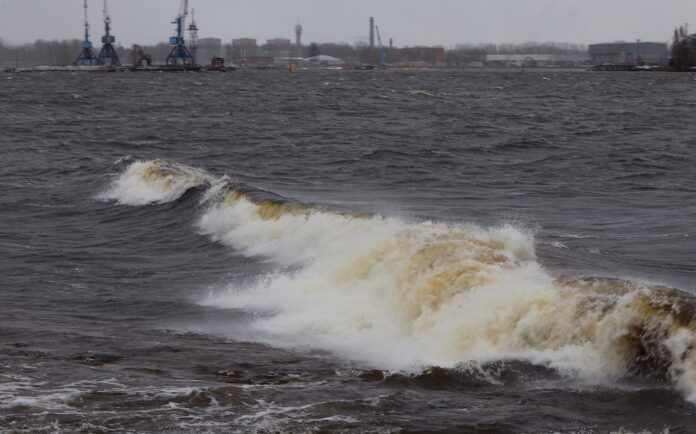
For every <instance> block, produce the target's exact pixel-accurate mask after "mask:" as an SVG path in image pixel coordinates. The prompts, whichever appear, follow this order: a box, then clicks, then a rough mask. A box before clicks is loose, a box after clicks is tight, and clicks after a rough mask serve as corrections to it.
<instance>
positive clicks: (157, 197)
mask: <svg viewBox="0 0 696 434" xmlns="http://www.w3.org/2000/svg"><path fill="white" fill-rule="evenodd" d="M212 179H213V178H212V177H211V176H210V175H208V174H207V173H206V172H204V171H202V170H200V169H196V168H193V167H188V166H185V165H182V164H177V163H171V162H168V161H164V160H151V161H136V162H134V163H132V164H131V165H130V166H128V168H127V169H126V170H125V171H124V172H123V173H122V174H121V175H120V176H119V177H118V178H117V179H116V180H115V181H114V182H113V183H112V184H111V185H110V186H109V188H108V189H107V190H106V191H104V192H103V193H101V194H99V195H98V196H97V198H98V199H102V200H115V201H117V202H118V203H120V204H122V205H134V206H139V205H149V204H155V203H167V202H172V201H174V200H177V199H178V198H180V197H181V196H182V195H183V194H184V193H186V192H187V191H188V190H189V189H191V188H194V187H199V186H201V185H205V184H208V183H210V182H211V181H212Z"/></svg>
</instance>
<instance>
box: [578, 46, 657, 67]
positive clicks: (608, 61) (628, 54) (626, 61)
mask: <svg viewBox="0 0 696 434" xmlns="http://www.w3.org/2000/svg"><path fill="white" fill-rule="evenodd" d="M589 48H590V63H591V64H592V65H595V66H596V65H644V64H647V65H667V64H668V63H669V50H668V48H667V44H666V43H664V42H641V41H636V42H614V43H606V44H593V45H590V47H589Z"/></svg>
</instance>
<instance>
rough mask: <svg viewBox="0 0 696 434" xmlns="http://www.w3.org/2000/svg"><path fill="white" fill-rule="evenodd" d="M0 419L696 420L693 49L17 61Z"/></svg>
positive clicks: (109, 422)
mask: <svg viewBox="0 0 696 434" xmlns="http://www.w3.org/2000/svg"><path fill="white" fill-rule="evenodd" d="M0 104H1V105H0V119H1V121H0V122H1V123H0V125H1V128H0V130H1V131H0V157H1V161H2V164H1V165H0V276H1V279H0V282H1V286H0V297H1V298H0V299H1V302H0V367H1V369H0V430H2V431H9V432H75V431H80V430H81V431H84V432H163V431H167V432H276V431H279V432H288V431H290V432H317V431H325V432H365V431H373V432H453V431H457V432H479V431H483V432H505V433H507V432H584V433H591V432H607V431H619V430H623V431H624V432H639V431H648V432H664V431H665V430H669V432H672V433H675V432H696V295H695V294H694V292H695V291H696V271H695V270H696V243H695V238H694V237H695V235H696V234H695V233H694V224H695V223H696V182H695V181H696V174H695V173H696V172H695V171H694V164H695V163H696V151H694V147H696V122H694V111H695V109H696V76H694V75H693V74H662V73H625V74H614V73H588V72H567V71H543V70H539V71H525V72H467V71H299V72H297V73H293V74H290V73H287V72H279V71H238V72H235V73H230V74H195V73H191V74H162V73H160V74H156V73H153V74H146V73H142V74H127V73H124V74H85V73H78V74H69V73H50V74H5V75H0Z"/></svg>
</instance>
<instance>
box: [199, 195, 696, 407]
mask: <svg viewBox="0 0 696 434" xmlns="http://www.w3.org/2000/svg"><path fill="white" fill-rule="evenodd" d="M260 206H261V205H259V204H257V203H254V202H252V201H249V200H246V199H240V200H236V201H232V202H231V203H230V202H227V203H224V204H221V205H218V206H214V207H212V208H210V209H209V210H208V211H207V212H206V213H205V214H204V215H203V216H202V218H201V219H200V221H199V227H200V228H201V230H202V231H203V232H204V233H207V234H209V235H210V236H211V237H212V238H213V239H215V240H217V241H220V242H223V243H226V244H228V245H231V246H233V247H234V248H235V249H237V250H239V251H241V252H243V253H245V254H246V255H249V256H255V255H259V256H263V257H265V258H269V259H270V260H272V261H273V262H274V263H276V264H278V266H279V267H281V268H280V269H279V270H278V271H277V272H275V273H273V274H270V275H267V276H264V277H262V278H260V279H259V280H258V281H257V282H256V284H254V285H251V286H249V287H237V286H235V285H230V287H228V288H226V289H224V290H222V291H219V292H218V293H216V294H214V295H213V296H211V297H210V298H208V299H207V300H205V301H203V303H204V304H206V305H209V306H216V307H220V308H232V309H243V310H248V311H254V312H261V313H264V315H262V316H261V317H260V318H259V319H258V320H256V321H255V323H254V327H255V329H256V330H257V331H258V332H259V336H258V339H260V340H264V341H266V342H267V343H270V344H272V345H280V346H286V347H313V348H322V349H325V350H329V351H332V352H335V353H336V354H339V355H341V356H343V357H346V358H350V359H354V360H361V361H364V362H366V363H369V364H371V365H373V366H374V367H376V368H380V369H399V370H409V369H414V368H415V369H418V367H420V366H423V365H437V366H443V367H455V366H456V365H457V364H459V363H461V362H465V361H472V360H473V361H480V362H486V361H495V360H501V359H521V360H527V361H530V362H533V363H538V364H544V365H547V366H550V367H553V368H556V369H557V370H559V371H560V372H562V373H564V374H567V375H572V376H579V377H581V378H582V379H584V380H586V381H589V382H602V381H606V380H607V379H612V378H617V377H621V376H622V375H625V374H626V373H627V361H626V360H625V358H624V354H622V350H621V348H620V345H621V342H622V339H623V337H624V336H627V335H628V334H630V333H631V331H632V330H634V329H635V328H636V326H640V325H641V324H643V323H644V322H645V321H646V319H645V318H643V317H641V315H644V312H643V311H642V310H641V307H640V305H639V304H638V303H639V301H640V300H641V298H640V297H642V296H643V295H645V294H648V296H649V295H650V290H649V289H646V288H640V287H636V288H634V289H627V290H624V291H622V292H621V291H619V292H616V293H613V292H607V293H606V294H605V293H601V294H599V295H597V294H594V293H593V294H588V293H583V292H582V291H579V290H577V291H575V289H574V288H568V287H563V285H561V284H559V283H558V282H557V281H555V280H554V278H553V277H552V276H551V275H550V274H549V273H547V272H546V271H545V270H544V269H543V268H542V267H541V266H540V265H539V263H538V262H537V261H536V260H535V254H534V239H533V237H532V236H531V235H529V234H527V233H524V232H522V231H520V230H517V229H515V228H513V227H510V226H505V227H499V228H491V229H485V228H481V227H477V226H473V225H446V224H438V223H431V222H425V223H409V222H405V221H402V220H399V219H392V218H382V217H379V216H376V217H351V216H346V215H340V214H336V213H331V212H323V211H320V210H312V211H308V212H299V213H297V212H282V211H281V212H280V213H278V214H277V215H276V214H274V216H273V217H268V216H265V217H264V216H263V215H262V213H260V210H259V207H260ZM276 217H277V218H276ZM285 267H289V268H285ZM284 269H285V270H286V271H283V270H284ZM593 297H595V298H597V300H595V299H594V298H593ZM593 303H594V304H593ZM659 321H663V322H664V318H659V317H656V318H655V319H654V322H656V325H655V326H659V325H658V324H657V323H658V322H659ZM680 330H682V331H681V334H674V335H673V337H672V338H671V340H669V341H668V342H667V344H668V345H669V346H670V347H673V348H674V350H673V353H674V360H675V361H676V363H677V364H675V368H674V369H675V373H674V375H675V377H674V378H675V382H676V383H678V385H680V388H682V389H683V390H686V391H687V392H688V393H693V392H689V391H693V390H696V377H694V373H696V366H693V367H689V366H688V363H693V362H690V361H689V360H684V359H683V357H681V356H679V357H677V355H679V354H682V353H683V352H684V351H686V349H687V348H688V345H690V344H693V343H694V341H695V339H694V333H693V331H692V330H689V329H686V328H682V329H680ZM680 351H682V353H680ZM692 355H693V354H692ZM692 358H693V357H692ZM679 360H684V361H683V362H678V361H679ZM692 398H696V397H694V396H692Z"/></svg>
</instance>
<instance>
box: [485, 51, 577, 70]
mask: <svg viewBox="0 0 696 434" xmlns="http://www.w3.org/2000/svg"><path fill="white" fill-rule="evenodd" d="M589 60H590V57H589V55H587V54H488V55H486V66H491V67H518V68H519V67H565V68H573V67H583V66H588V62H589Z"/></svg>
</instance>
